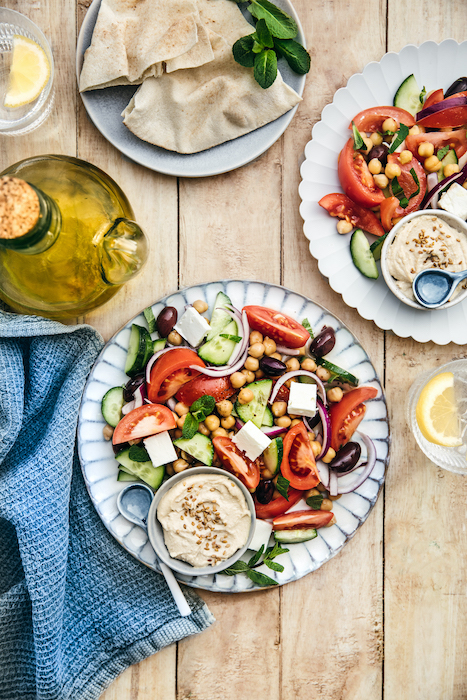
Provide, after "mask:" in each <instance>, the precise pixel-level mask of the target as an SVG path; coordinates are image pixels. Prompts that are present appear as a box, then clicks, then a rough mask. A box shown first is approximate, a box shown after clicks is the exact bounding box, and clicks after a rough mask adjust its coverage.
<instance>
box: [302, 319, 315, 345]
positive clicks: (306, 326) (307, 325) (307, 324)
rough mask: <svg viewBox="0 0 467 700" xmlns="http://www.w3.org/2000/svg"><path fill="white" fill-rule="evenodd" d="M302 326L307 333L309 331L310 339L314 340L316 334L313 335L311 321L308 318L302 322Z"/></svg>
mask: <svg viewBox="0 0 467 700" xmlns="http://www.w3.org/2000/svg"><path fill="white" fill-rule="evenodd" d="M302 326H303V328H304V329H305V330H306V331H308V333H309V334H310V338H311V339H312V340H313V338H314V337H315V335H314V333H313V329H312V327H311V323H310V322H309V320H308V319H307V318H304V319H303V321H302Z"/></svg>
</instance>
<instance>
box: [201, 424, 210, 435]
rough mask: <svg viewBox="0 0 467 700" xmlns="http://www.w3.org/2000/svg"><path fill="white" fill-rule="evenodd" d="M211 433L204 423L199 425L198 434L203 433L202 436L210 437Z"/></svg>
mask: <svg viewBox="0 0 467 700" xmlns="http://www.w3.org/2000/svg"><path fill="white" fill-rule="evenodd" d="M210 432H211V431H210V430H208V428H206V426H205V425H204V423H200V424H199V425H198V433H201V435H206V436H207V435H209V433H210Z"/></svg>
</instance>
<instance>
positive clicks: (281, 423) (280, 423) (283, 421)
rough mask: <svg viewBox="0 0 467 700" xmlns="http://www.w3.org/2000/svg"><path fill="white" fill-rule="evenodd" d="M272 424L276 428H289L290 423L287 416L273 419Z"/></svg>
mask: <svg viewBox="0 0 467 700" xmlns="http://www.w3.org/2000/svg"><path fill="white" fill-rule="evenodd" d="M274 423H275V424H276V425H277V427H278V428H290V424H291V423H292V421H291V419H290V418H289V416H280V417H279V418H275V419H274Z"/></svg>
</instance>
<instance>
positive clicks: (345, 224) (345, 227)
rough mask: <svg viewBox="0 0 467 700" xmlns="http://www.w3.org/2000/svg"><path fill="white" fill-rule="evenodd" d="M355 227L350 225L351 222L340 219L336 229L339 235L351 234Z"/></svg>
mask: <svg viewBox="0 0 467 700" xmlns="http://www.w3.org/2000/svg"><path fill="white" fill-rule="evenodd" d="M353 228H354V227H353V226H352V224H351V223H350V221H346V220H345V219H339V221H338V222H337V224H336V229H337V233H341V234H344V233H350V232H351V231H352V230H353Z"/></svg>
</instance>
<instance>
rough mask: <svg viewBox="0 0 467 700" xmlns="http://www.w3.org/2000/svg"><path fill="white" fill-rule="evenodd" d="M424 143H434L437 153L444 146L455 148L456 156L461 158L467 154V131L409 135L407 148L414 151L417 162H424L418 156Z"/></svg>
mask: <svg viewBox="0 0 467 700" xmlns="http://www.w3.org/2000/svg"><path fill="white" fill-rule="evenodd" d="M424 141H428V142H429V143H432V144H433V146H434V147H435V152H436V151H438V150H439V149H440V148H443V146H449V147H450V148H454V150H455V151H456V156H457V157H458V158H460V157H461V156H463V155H464V153H466V152H467V137H466V130H465V129H455V130H454V131H430V132H429V133H425V134H413V135H411V134H409V135H408V136H407V138H406V139H405V145H406V148H407V149H408V150H409V151H412V153H413V155H414V156H415V158H417V160H420V161H422V160H424V158H423V157H422V156H420V155H419V154H418V147H419V146H420V144H421V143H423V142H424Z"/></svg>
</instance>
